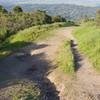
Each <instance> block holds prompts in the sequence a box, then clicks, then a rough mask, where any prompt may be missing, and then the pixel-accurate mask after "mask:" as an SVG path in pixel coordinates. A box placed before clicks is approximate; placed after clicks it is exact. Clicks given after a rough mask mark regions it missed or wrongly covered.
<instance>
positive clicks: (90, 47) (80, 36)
mask: <svg viewBox="0 0 100 100" xmlns="http://www.w3.org/2000/svg"><path fill="white" fill-rule="evenodd" d="M74 35H75V37H76V38H77V40H78V45H79V49H80V51H81V52H82V53H83V54H85V55H87V56H88V57H89V59H90V61H91V62H92V64H93V67H94V68H95V69H96V70H97V71H99V72H100V28H97V27H96V25H95V22H88V23H85V24H83V25H82V26H80V27H79V28H77V29H76V30H75V31H74Z"/></svg>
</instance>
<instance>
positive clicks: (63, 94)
mask: <svg viewBox="0 0 100 100" xmlns="http://www.w3.org/2000/svg"><path fill="white" fill-rule="evenodd" d="M72 30H73V27H68V28H62V29H59V30H58V31H57V32H56V33H57V35H55V36H54V37H53V38H51V39H49V40H47V41H43V42H39V43H36V44H32V45H29V46H27V47H25V48H23V49H21V50H19V51H17V52H16V53H14V54H13V55H11V56H10V57H8V58H7V59H5V60H3V61H1V62H0V66H3V68H2V69H0V72H2V73H0V75H2V76H4V75H5V74H6V75H7V76H8V79H9V80H11V79H12V80H13V79H20V78H21V79H25V78H27V79H29V80H34V81H35V82H36V83H38V85H39V86H40V88H41V90H42V92H43V94H42V97H41V100H100V80H99V79H100V75H97V74H96V72H95V71H94V70H93V69H92V67H91V64H90V63H89V61H88V59H87V58H86V57H85V56H84V55H82V54H80V52H78V46H77V43H76V40H75V39H74V37H73V35H72ZM66 38H69V39H70V40H73V41H72V44H71V50H72V53H73V56H74V61H75V67H76V74H75V75H74V76H73V77H70V76H68V75H66V74H65V73H63V72H62V71H61V70H60V69H59V68H57V67H56V65H55V63H54V58H55V55H56V53H57V51H58V48H59V45H60V43H61V42H62V41H63V40H64V39H66ZM23 52H24V53H25V54H26V55H23ZM19 53H20V54H22V56H21V57H20V56H18V54H19ZM16 55H17V56H16ZM5 62H6V63H5ZM6 68H8V69H6ZM10 78H11V79H10ZM8 82H9V81H8ZM6 85H7V84H6Z"/></svg>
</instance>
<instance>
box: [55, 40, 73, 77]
mask: <svg viewBox="0 0 100 100" xmlns="http://www.w3.org/2000/svg"><path fill="white" fill-rule="evenodd" d="M56 62H57V66H58V67H59V68H61V69H62V70H63V71H64V72H65V73H67V74H70V75H73V74H74V63H73V55H72V52H71V50H70V41H64V42H63V43H62V44H61V46H60V50H59V52H58V53H57V57H56Z"/></svg>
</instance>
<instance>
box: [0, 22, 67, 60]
mask: <svg viewBox="0 0 100 100" xmlns="http://www.w3.org/2000/svg"><path fill="white" fill-rule="evenodd" d="M65 25H66V23H54V24H48V25H41V26H34V27H31V28H28V29H25V30H23V31H19V32H18V33H17V34H15V35H13V36H11V37H9V38H8V39H7V40H6V41H5V42H4V43H2V45H0V46H1V50H0V58H3V57H6V56H7V55H9V54H10V53H11V52H12V51H13V50H16V49H18V48H21V47H23V46H25V45H27V44H29V43H32V42H35V41H39V40H43V39H46V38H47V37H50V36H52V35H53V33H52V30H55V29H57V28H59V27H63V26H65Z"/></svg>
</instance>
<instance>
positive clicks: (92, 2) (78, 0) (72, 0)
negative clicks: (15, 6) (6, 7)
mask: <svg viewBox="0 0 100 100" xmlns="http://www.w3.org/2000/svg"><path fill="white" fill-rule="evenodd" d="M0 2H7V3H8V2H9V3H11V2H12V3H29V4H32V3H33V4H34V3H35V4H36V3H39V4H58V3H64V4H78V5H85V6H96V5H100V0H0Z"/></svg>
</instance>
